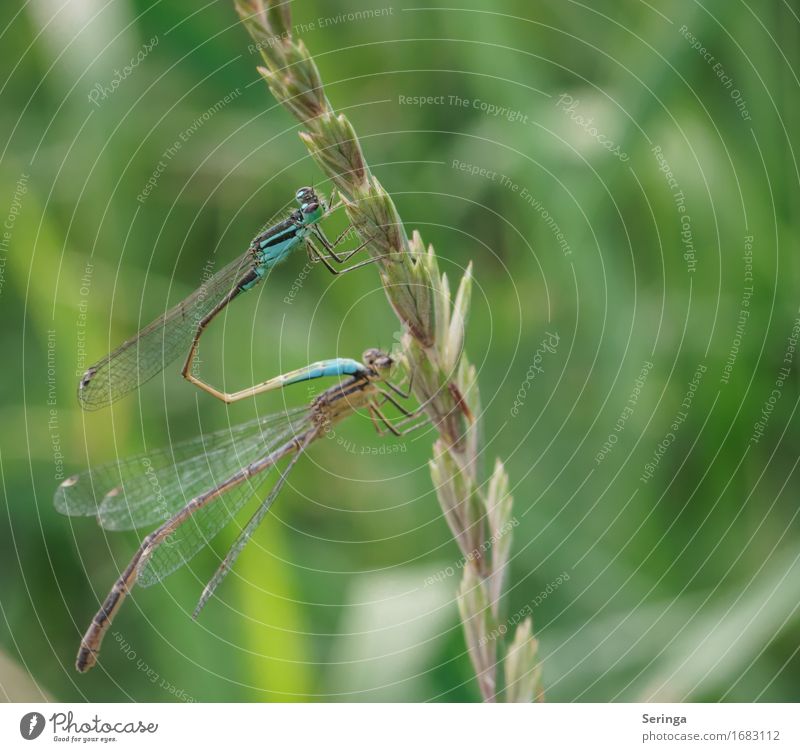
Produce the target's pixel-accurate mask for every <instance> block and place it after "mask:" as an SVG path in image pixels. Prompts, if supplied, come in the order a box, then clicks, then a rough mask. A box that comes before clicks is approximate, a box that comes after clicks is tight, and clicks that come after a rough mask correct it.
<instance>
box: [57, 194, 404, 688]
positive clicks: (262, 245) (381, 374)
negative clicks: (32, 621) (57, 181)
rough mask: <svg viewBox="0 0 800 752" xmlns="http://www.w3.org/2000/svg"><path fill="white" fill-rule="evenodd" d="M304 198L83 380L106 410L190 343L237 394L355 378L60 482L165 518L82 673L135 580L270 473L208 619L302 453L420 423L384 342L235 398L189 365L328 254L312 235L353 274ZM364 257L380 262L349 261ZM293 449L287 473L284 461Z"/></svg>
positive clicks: (311, 201)
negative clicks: (344, 437) (303, 259)
mask: <svg viewBox="0 0 800 752" xmlns="http://www.w3.org/2000/svg"><path fill="white" fill-rule="evenodd" d="M297 199H298V202H299V203H300V207H301V208H300V210H299V211H296V212H293V214H292V215H291V217H289V218H288V219H287V220H285V221H284V222H282V223H279V224H278V225H275V226H273V227H271V228H270V229H269V230H267V231H266V232H264V233H262V234H261V235H259V236H258V237H257V238H256V239H255V240H254V241H253V242H252V243H251V246H250V248H249V249H248V252H247V253H246V254H245V255H244V256H243V257H241V258H240V259H237V261H235V262H233V263H232V264H230V265H229V266H227V267H226V268H224V269H223V270H221V271H220V272H219V273H218V274H217V275H216V276H215V277H214V278H212V279H211V280H210V282H209V283H208V285H207V287H208V290H207V291H206V293H205V294H204V295H203V296H200V295H199V294H198V293H195V294H193V295H192V296H190V297H189V298H187V300H185V301H183V302H182V303H180V304H179V305H178V306H176V307H175V308H173V309H171V310H170V311H168V312H167V313H166V314H165V315H164V316H162V317H160V318H159V319H157V320H156V321H154V322H153V323H152V324H150V325H149V326H148V327H146V328H145V329H143V330H142V331H141V332H140V333H139V335H137V336H136V337H134V338H132V339H131V340H128V341H127V342H126V343H124V344H123V345H122V346H121V347H119V348H117V350H115V351H114V352H113V353H111V354H110V355H109V356H107V357H106V358H104V359H103V360H102V361H100V362H99V363H98V364H97V365H96V366H93V367H92V368H90V369H89V370H88V371H87V372H86V374H85V375H84V377H83V379H82V380H81V382H80V386H79V397H80V400H81V403H82V404H83V406H84V407H88V408H99V407H102V406H103V405H106V404H109V403H110V402H112V401H114V400H115V399H116V398H118V397H121V396H122V395H124V394H126V393H128V392H130V391H132V390H133V389H135V388H137V387H138V386H139V385H141V384H142V383H143V382H144V381H146V380H147V379H148V378H151V377H152V376H154V375H155V374H156V373H158V372H159V371H160V370H162V369H163V367H164V365H165V364H166V363H168V362H170V361H172V360H174V359H175V357H177V355H178V354H179V353H180V351H181V349H182V348H184V349H185V348H188V357H187V359H186V363H185V365H184V369H183V375H184V376H185V377H186V378H187V379H189V380H190V381H193V382H194V383H196V384H197V385H198V386H200V387H201V388H203V389H204V390H205V391H207V392H209V393H211V394H213V395H214V396H215V397H218V398H220V399H222V400H223V401H225V402H232V401H236V400H238V399H241V398H243V397H248V396H253V395H255V394H259V393H262V392H265V391H269V390H271V389H277V388H282V387H285V386H288V385H290V384H295V383H298V382H301V381H309V380H312V379H317V378H323V377H337V376H338V377H346V378H344V380H342V381H340V382H339V383H338V384H336V385H335V386H332V387H330V388H328V389H327V390H325V391H324V392H322V393H321V394H319V395H318V396H317V397H316V398H315V399H314V400H312V402H311V403H310V404H309V405H306V406H304V407H299V408H295V409H293V410H287V411H284V412H282V413H279V414H274V415H267V416H265V417H261V418H257V419H255V420H252V421H250V422H248V423H244V424H242V425H239V426H234V427H231V428H229V429H227V430H224V431H219V432H216V433H212V434H206V435H202V436H199V437H197V438H195V439H191V440H189V441H185V442H183V443H180V444H175V445H173V446H171V447H169V448H167V449H163V450H160V451H156V452H150V453H145V454H142V455H139V456H136V457H132V458H130V459H128V460H124V461H122V462H118V463H111V464H109V465H104V466H101V467H98V468H96V469H93V470H87V471H86V472H84V473H81V474H79V475H75V476H72V477H70V478H68V479H67V480H66V481H64V482H63V483H62V484H61V486H59V488H58V490H57V491H56V494H55V505H56V508H57V509H58V510H59V511H60V512H62V513H64V514H67V515H70V516H95V517H97V519H98V521H99V523H100V525H101V526H102V527H103V528H105V529H106V530H132V529H138V528H142V527H145V526H152V525H158V527H157V528H156V529H155V530H154V531H153V532H151V533H150V534H149V535H147V536H146V537H145V538H144V539H143V540H142V542H141V545H140V546H139V548H138V549H137V551H136V553H135V554H134V556H133V558H132V559H131V562H130V563H129V564H128V566H127V567H126V568H125V569H124V570H123V572H122V573H121V575H120V576H119V578H118V579H117V581H116V582H115V583H114V586H113V587H112V589H111V591H110V592H109V594H108V596H107V597H106V599H105V600H104V601H103V603H102V605H101V607H100V609H99V611H98V612H97V614H96V615H95V616H94V618H93V619H92V622H91V624H90V626H89V628H88V630H87V632H86V634H85V635H84V637H83V639H82V641H81V646H80V650H79V653H78V658H77V661H76V667H77V669H78V670H79V671H82V672H83V671H88V670H89V669H90V668H92V666H94V665H95V663H96V661H97V654H98V652H99V650H100V645H101V642H102V640H103V637H104V635H105V633H106V631H107V630H108V628H109V626H110V624H111V621H112V619H113V618H114V616H115V614H116V613H117V611H118V610H119V608H120V606H121V605H122V602H123V601H124V599H125V597H126V596H127V594H128V593H129V592H130V590H131V588H132V587H133V585H134V584H136V583H137V582H138V583H139V584H141V585H144V586H147V585H152V584H155V583H157V582H160V581H161V580H162V579H163V578H164V577H166V576H167V575H169V574H171V573H172V572H174V571H176V570H177V569H179V568H180V567H182V566H183V565H184V564H185V563H186V562H188V561H189V559H191V558H192V556H194V555H195V554H196V553H197V552H198V551H200V550H201V549H202V548H203V547H204V546H206V545H207V544H208V543H209V542H210V541H211V539H212V538H214V536H216V535H217V533H219V532H220V531H221V530H222V529H223V528H224V527H225V526H226V525H227V524H228V523H229V522H231V521H232V520H233V519H234V518H235V517H236V515H237V514H238V512H239V511H240V510H242V509H243V507H244V505H245V504H246V503H247V501H248V500H250V499H251V498H252V497H253V496H254V495H255V494H256V491H257V486H258V485H259V484H260V482H261V481H264V480H265V479H267V478H268V477H273V478H274V480H273V483H272V486H271V488H270V490H269V492H268V493H267V494H266V496H265V498H264V499H263V501H262V502H261V503H260V504H259V506H258V507H257V509H256V510H255V512H254V513H253V515H252V516H251V517H250V519H249V521H248V522H247V523H246V525H245V526H244V527H243V528H242V530H241V532H240V534H239V536H238V537H237V539H236V541H235V542H234V544H233V545H232V547H231V548H230V550H229V551H228V553H227V555H226V556H225V558H224V559H223V561H222V562H221V564H220V566H219V568H218V569H217V571H216V573H215V574H214V575H213V577H212V578H211V579H210V581H209V582H208V584H207V586H206V587H205V589H204V590H203V592H202V595H201V596H200V600H199V602H198V604H197V607H196V609H195V612H194V613H195V615H196V614H197V613H198V612H199V610H200V609H201V608H202V607H203V605H204V604H205V603H206V601H207V600H208V599H209V598H210V597H211V595H212V593H213V592H214V590H215V589H216V587H217V585H218V584H219V582H220V581H221V580H222V578H223V577H224V576H225V575H226V573H227V572H228V571H229V570H230V568H231V566H232V565H233V563H234V561H235V560H236V558H237V557H238V555H239V553H240V552H241V550H242V549H243V548H244V546H245V544H246V543H247V541H248V540H249V539H250V537H251V536H252V534H253V532H254V531H255V529H256V527H257V526H258V525H259V523H260V522H261V520H262V519H263V518H264V516H265V515H266V513H267V512H268V511H269V508H270V507H271V505H272V503H273V501H274V500H275V498H276V497H277V495H278V493H279V492H280V490H281V488H282V487H283V485H284V483H285V482H286V478H287V475H288V474H289V472H290V471H291V469H292V468H293V467H294V465H295V463H296V462H297V460H298V459H299V457H300V456H301V455H302V454H303V452H304V451H305V450H306V449H307V448H308V447H309V446H310V445H311V444H312V443H313V442H314V441H316V440H317V439H319V438H320V437H322V436H324V435H325V434H326V432H327V431H328V430H329V429H330V427H331V426H333V425H334V424H336V423H338V422H339V421H341V420H343V419H344V418H345V417H347V416H349V415H351V414H352V413H354V412H355V411H357V410H359V409H361V408H365V409H366V410H367V411H368V412H369V415H370V417H371V418H372V421H373V423H374V425H375V427H376V429H377V430H378V432H379V433H381V434H382V433H384V432H385V431H389V432H391V433H393V434H395V435H400V434H402V433H405V432H406V431H409V430H412V429H413V428H415V427H416V424H415V423H414V419H415V418H416V417H417V416H418V415H419V414H420V410H419V408H418V409H417V410H408V409H406V408H405V407H404V406H403V404H402V403H401V401H400V400H404V399H406V398H408V396H409V393H408V392H406V391H403V389H401V388H400V387H399V386H397V385H395V384H393V383H392V382H391V381H390V380H389V377H390V374H391V370H392V368H393V367H394V365H395V363H394V361H393V359H392V358H391V357H390V356H389V355H387V354H386V353H383V352H381V351H380V350H375V349H372V350H367V351H366V352H365V353H364V356H363V362H361V363H359V362H358V361H355V360H351V359H348V358H334V359H331V360H323V361H319V362H317V363H313V364H311V365H308V366H305V367H303V368H299V369H297V370H295V371H291V372H290V373H287V374H284V375H282V376H277V377H274V378H272V379H269V380H267V381H264V382H262V383H261V384H257V385H255V386H253V387H250V388H248V389H244V390H241V391H240V392H236V393H233V394H225V393H222V392H220V391H218V390H216V389H214V388H213V387H211V386H209V385H208V384H205V383H204V382H201V381H200V380H199V379H196V378H195V377H193V376H192V375H191V374H190V373H189V370H188V366H189V364H190V363H191V360H192V356H193V353H194V350H195V348H196V346H197V342H198V340H199V338H200V335H201V334H202V331H203V329H204V328H205V326H206V325H207V324H208V322H209V321H210V320H211V319H213V317H214V316H215V315H216V314H217V313H219V311H221V310H222V309H223V308H224V307H225V306H226V305H227V304H228V303H229V302H230V301H231V300H233V299H234V298H235V297H236V296H237V295H238V294H240V293H241V292H242V291H245V290H247V289H250V288H251V287H252V286H253V285H255V284H256V283H257V282H258V281H259V280H260V279H261V277H263V276H264V275H265V274H266V272H268V271H269V269H271V268H272V266H274V265H275V264H276V263H279V262H280V261H281V260H283V259H284V258H285V257H286V255H288V254H289V253H290V252H291V251H292V250H293V249H294V248H296V247H298V246H299V245H301V244H302V243H304V242H305V243H307V244H308V247H309V253H310V254H316V257H317V258H318V259H319V260H322V259H323V258H324V257H323V251H320V250H319V249H318V248H317V247H316V246H315V245H314V244H313V241H311V240H310V236H311V235H313V236H314V237H315V238H316V239H317V240H320V238H321V239H322V240H321V241H320V242H322V243H323V249H324V252H326V253H328V254H330V258H327V259H325V260H324V262H323V263H325V265H326V266H328V267H329V268H331V270H332V271H342V270H335V269H334V268H333V267H332V266H331V265H330V261H331V259H333V260H334V261H335V262H337V263H343V262H345V261H347V259H349V258H350V257H351V256H352V255H353V253H355V252H356V251H358V250H360V248H361V247H362V246H359V247H358V248H356V249H355V250H352V251H348V252H347V253H346V254H343V255H341V256H339V255H337V254H335V252H334V250H333V249H334V248H335V246H336V245H337V243H338V240H339V239H337V241H334V242H333V243H330V242H329V241H327V239H326V238H325V236H324V234H322V231H321V230H320V229H319V228H318V227H317V225H316V223H317V222H319V220H320V219H321V218H322V216H323V214H324V209H323V207H322V203H321V202H320V201H319V199H318V198H317V196H316V194H315V193H314V192H313V190H312V189H310V188H303V189H301V190H299V191H298V192H297ZM341 237H342V236H340V238H341ZM363 263H368V262H361V263H359V264H355V265H354V266H351V267H348V269H352V268H355V267H356V266H361V265H363ZM190 312H193V315H190ZM198 314H199V317H198ZM386 404H391V405H392V406H394V407H395V408H396V409H397V410H398V411H399V412H400V414H401V416H402V417H400V418H399V419H398V420H396V421H395V422H394V423H393V422H392V421H390V420H389V419H388V418H387V416H386V415H385V414H384V412H383V411H382V408H383V406H384V405H386ZM290 456H291V459H290V460H289V462H288V463H287V464H286V465H285V467H284V468H283V470H279V469H278V463H280V462H281V460H283V459H285V458H287V457H290ZM273 471H274V472H273ZM275 476H277V477H275Z"/></svg>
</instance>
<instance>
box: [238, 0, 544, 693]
mask: <svg viewBox="0 0 800 752" xmlns="http://www.w3.org/2000/svg"><path fill="white" fill-rule="evenodd" d="M234 5H235V7H236V10H237V12H238V14H239V16H240V17H241V19H242V22H243V24H244V25H245V27H246V28H247V30H248V32H249V34H250V36H251V37H252V38H253V40H254V41H255V43H256V44H257V46H258V49H259V50H260V52H261V56H262V59H263V61H264V66H263V67H259V69H258V70H259V72H260V74H261V75H262V77H263V78H264V80H265V81H266V82H267V84H268V86H269V88H270V90H271V92H272V93H273V95H274V96H275V98H276V99H277V100H278V101H279V102H280V103H281V104H282V105H283V106H284V107H285V108H286V109H287V110H288V111H289V112H291V113H292V114H293V115H294V116H295V117H296V118H297V119H298V120H299V121H300V123H301V124H302V126H303V128H304V130H303V131H301V133H300V138H301V139H302V140H303V142H304V143H305V145H306V147H307V148H308V150H309V152H310V154H311V156H312V157H313V158H314V160H315V161H316V162H317V164H318V165H319V166H320V168H321V169H322V170H323V172H324V173H325V174H326V175H327V176H328V177H329V178H330V179H331V180H332V182H333V184H334V185H335V186H336V189H337V190H338V192H339V194H340V195H341V196H342V199H343V200H344V203H345V207H346V211H347V215H348V217H349V219H350V221H351V222H352V223H353V225H354V227H355V228H356V230H357V232H358V233H359V235H360V236H361V238H362V239H363V240H365V241H369V244H368V252H369V253H370V254H371V256H372V257H373V258H374V259H375V266H377V268H378V270H379V273H380V277H381V282H382V284H383V287H384V290H385V291H386V296H387V298H388V300H389V303H390V304H391V306H392V308H393V309H394V311H395V313H396V314H397V317H398V318H399V319H400V321H401V322H402V324H403V330H404V334H403V342H402V345H403V357H404V358H405V360H406V365H407V367H408V370H409V372H410V373H413V375H414V378H413V390H414V395H415V397H416V398H417V399H418V400H419V401H420V404H422V405H423V406H424V410H425V412H426V414H427V416H428V417H429V418H430V420H431V421H432V423H433V424H434V426H435V427H436V429H437V431H438V432H439V438H438V439H437V441H436V442H435V444H434V451H433V459H432V460H431V462H430V469H431V476H432V478H433V481H434V484H435V486H436V492H437V496H438V498H439V502H440V504H441V506H442V510H443V513H444V516H445V519H446V520H447V523H448V525H449V527H450V529H451V531H452V533H453V536H454V538H455V539H456V542H457V543H458V546H459V548H460V549H461V553H462V556H463V568H464V577H463V580H462V583H461V587H460V590H459V595H458V603H459V612H460V614H461V619H462V622H463V624H464V633H465V637H466V642H467V648H468V650H469V654H470V658H471V660H472V663H473V666H474V668H475V672H476V676H477V679H478V686H479V689H480V692H481V695H482V697H483V698H484V700H486V701H488V702H493V701H496V700H498V699H501V697H500V696H499V693H498V665H499V664H498V645H499V644H500V642H501V639H500V633H501V632H502V633H504V632H505V630H503V629H502V625H501V624H500V622H499V618H500V617H499V614H500V600H501V594H502V583H503V576H504V573H505V570H506V566H507V563H508V556H509V550H510V543H511V533H510V529H511V527H512V525H511V521H512V519H511V511H512V499H511V496H510V495H509V493H508V477H507V475H506V472H505V469H504V467H503V464H502V463H501V462H500V461H499V460H498V461H497V463H496V465H495V468H494V473H493V475H492V478H491V479H490V480H489V482H488V484H487V490H486V492H484V491H483V490H482V488H481V486H480V483H479V479H478V457H480V437H479V430H478V423H477V421H476V418H475V417H474V416H477V415H479V414H480V398H479V394H478V386H477V383H476V375H475V368H474V366H472V365H470V364H469V362H468V360H467V358H466V357H465V356H464V352H463V349H464V331H465V326H466V321H467V315H468V310H469V302H470V291H471V287H472V272H471V265H470V266H468V267H467V271H466V272H465V274H464V276H463V277H462V279H461V282H460V284H459V287H458V291H457V293H456V296H455V299H453V298H452V297H451V294H450V288H449V283H448V280H447V276H446V275H445V274H441V273H440V272H439V267H438V261H437V258H436V255H435V253H434V251H433V248H432V247H431V246H428V247H427V248H426V247H425V245H424V243H423V241H422V238H421V236H420V234H419V233H418V232H416V231H415V232H414V233H413V234H412V236H411V238H409V237H408V235H407V234H406V232H405V229H404V226H403V223H402V222H401V220H400V217H399V215H398V213H397V209H396V207H395V205H394V202H393V201H392V199H391V197H390V196H389V194H388V193H387V192H386V191H385V190H384V188H383V186H382V185H381V184H380V182H379V181H378V179H377V178H376V177H375V176H373V175H372V174H371V172H370V170H369V167H368V165H367V162H366V160H365V158H364V155H363V152H362V150H361V146H360V144H359V141H358V137H357V136H356V133H355V131H354V129H353V126H352V125H351V124H350V121H349V120H348V119H347V118H346V117H345V116H344V115H341V114H340V115H337V114H336V113H335V112H334V110H333V108H332V107H331V104H330V102H329V101H328V99H327V97H326V95H325V91H324V88H323V84H322V79H321V77H320V74H319V70H318V69H317V66H316V63H315V62H314V60H313V58H312V57H311V55H310V53H309V51H308V49H307V48H306V46H305V44H303V42H302V40H299V39H295V38H294V36H293V35H292V31H291V29H292V27H291V12H290V9H289V3H287V2H277V1H276V0H234ZM523 628H524V629H523ZM504 673H505V676H506V677H507V678H509V677H510V678H511V679H512V681H513V686H507V688H506V693H505V699H509V700H511V701H517V702H523V701H527V702H530V701H532V700H534V699H539V698H540V697H541V687H540V679H539V668H538V663H537V658H536V640H535V639H534V638H533V635H532V631H531V625H530V623H529V621H526V622H525V623H524V624H521V625H519V627H518V630H517V636H516V638H515V641H514V650H512V651H509V653H508V654H507V657H506V665H504Z"/></svg>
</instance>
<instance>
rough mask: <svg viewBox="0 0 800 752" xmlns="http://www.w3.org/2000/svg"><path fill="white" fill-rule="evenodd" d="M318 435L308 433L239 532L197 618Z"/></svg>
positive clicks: (205, 592)
mask: <svg viewBox="0 0 800 752" xmlns="http://www.w3.org/2000/svg"><path fill="white" fill-rule="evenodd" d="M317 435H318V434H317V433H315V432H312V433H310V434H309V435H308V437H307V438H306V440H305V441H304V442H303V443H302V445H301V446H300V447H299V448H298V450H297V452H296V453H295V455H294V456H293V457H292V459H291V460H290V462H289V464H288V465H287V466H286V467H285V468H284V469H283V471H282V472H281V473H280V475H279V476H278V479H277V480H276V481H275V482H274V483H273V484H272V488H271V489H270V492H269V494H268V496H267V498H266V499H264V501H263V502H261V505H260V506H259V507H258V509H256V511H255V514H253V516H252V517H251V518H250V519H249V520H248V522H247V524H246V525H245V526H244V528H243V530H242V532H241V533H239V535H238V536H237V538H236V540H235V541H234V543H233V545H232V546H231V547H230V549H229V550H228V553H227V555H226V556H225V558H224V559H223V560H222V563H221V564H220V565H219V568H218V569H217V571H216V572H215V573H214V576H213V577H212V578H211V580H209V582H208V584H207V585H206V586H205V588H204V589H203V593H202V595H201V596H200V600H199V601H198V602H197V606H196V607H195V609H194V612H193V613H192V616H193V617H194V618H197V615H198V614H199V613H200V610H201V609H202V608H203V606H205V605H206V603H207V602H208V599H209V598H211V596H212V595H213V594H214V591H215V590H216V589H217V586H218V585H219V583H220V582H222V580H223V578H224V577H225V575H226V574H228V572H230V571H231V568H232V567H233V565H234V563H235V562H236V559H238V558H239V554H240V553H241V552H242V549H243V548H244V547H245V546H246V545H247V543H248V541H249V540H250V538H252V536H253V533H254V532H255V531H256V528H257V527H258V526H259V525H260V524H261V520H263V519H264V516H265V515H266V514H267V512H269V510H270V507H272V503H273V502H274V501H275V499H276V498H278V494H279V493H280V492H281V489H282V488H283V485H284V483H286V479H287V478H288V477H289V473H290V472H291V471H292V468H293V467H294V464H295V462H297V460H299V459H300V455H301V454H303V452H304V451H305V450H306V447H308V445H309V444H310V443H311V442H312V441H314V440H315V439H316V438H317Z"/></svg>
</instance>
